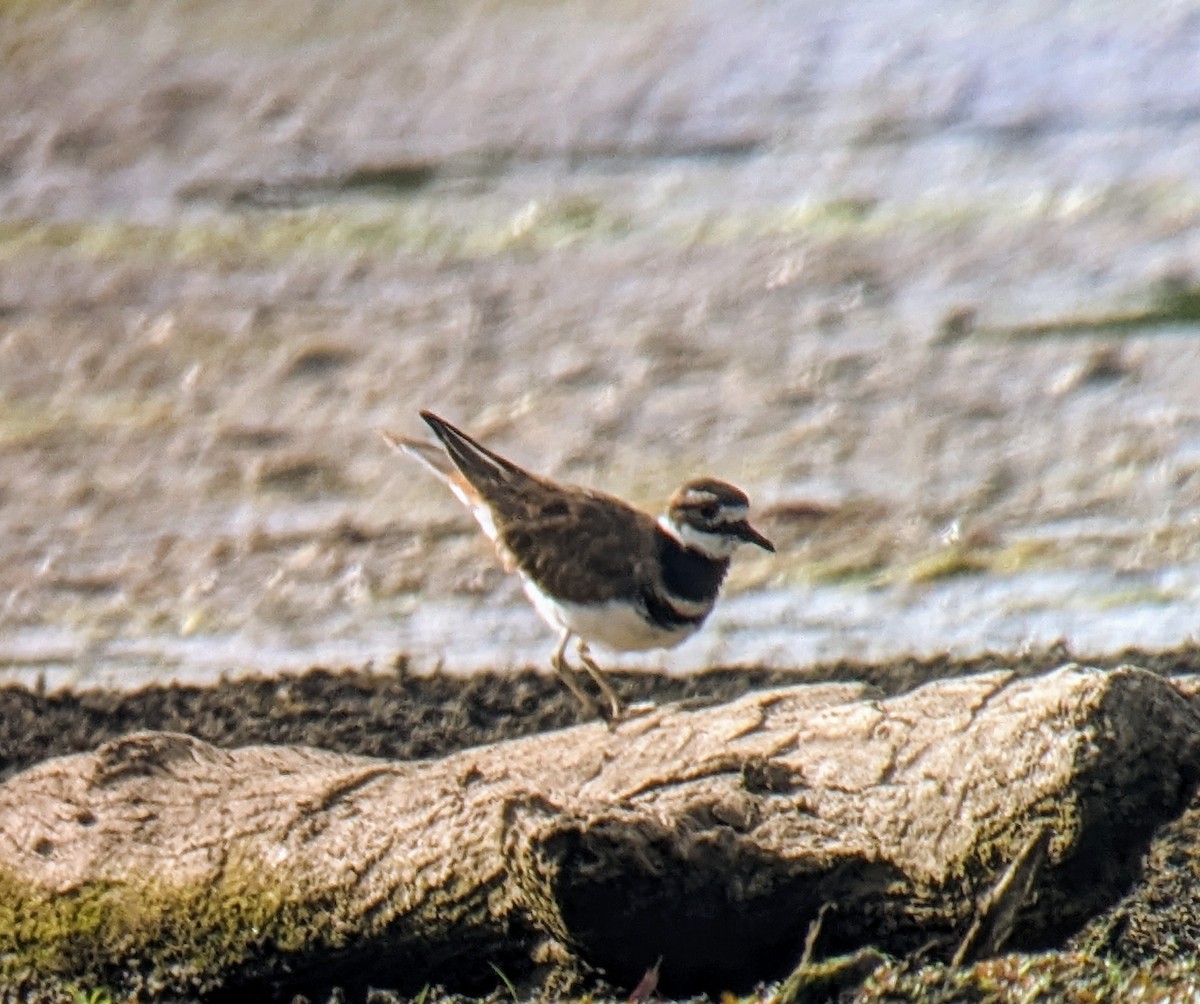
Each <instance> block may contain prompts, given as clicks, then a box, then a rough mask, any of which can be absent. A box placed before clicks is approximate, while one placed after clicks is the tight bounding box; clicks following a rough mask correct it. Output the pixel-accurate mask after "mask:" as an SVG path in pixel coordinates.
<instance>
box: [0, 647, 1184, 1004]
mask: <svg viewBox="0 0 1200 1004" xmlns="http://www.w3.org/2000/svg"><path fill="white" fill-rule="evenodd" d="M1198 740H1200V718H1198V716H1197V713H1196V711H1195V709H1194V708H1193V706H1192V704H1191V703H1190V702H1189V700H1187V699H1186V698H1185V697H1183V696H1182V695H1180V694H1179V693H1178V692H1177V691H1176V690H1175V689H1174V688H1173V687H1172V686H1171V684H1170V683H1169V682H1168V681H1166V680H1164V679H1162V678H1161V677H1157V676H1154V675H1151V674H1149V673H1145V672H1142V671H1140V670H1136V669H1122V670H1118V671H1115V672H1112V673H1103V672H1099V671H1092V670H1087V669H1081V668H1079V667H1075V666H1069V667H1064V668H1063V669H1061V670H1058V671H1056V672H1054V673H1051V674H1049V675H1046V676H1042V677H1037V678H1015V677H1013V676H1012V675H1011V674H1007V673H991V674H987V675H983V676H977V677H970V678H963V679H952V680H946V681H940V682H937V683H933V684H928V685H926V686H923V687H921V688H919V689H917V690H915V691H912V692H910V693H907V694H903V695H901V696H898V697H894V698H890V699H886V700H880V699H875V698H874V697H873V696H872V695H871V694H870V693H868V692H867V691H866V689H865V688H863V687H860V686H856V685H850V684H839V685H832V684H831V685H811V686H800V687H792V688H788V689H783V690H775V691H765V692H761V691H760V692H755V693H751V694H749V695H747V696H746V697H744V698H742V699H740V700H738V701H736V702H734V703H732V704H727V705H723V706H717V707H706V708H695V709H686V708H681V707H678V706H668V707H662V708H659V709H657V710H655V711H653V712H651V713H649V714H646V715H644V716H642V717H639V718H635V719H633V720H630V721H627V722H624V723H622V724H621V725H619V726H618V727H617V728H615V729H613V730H611V731H610V730H609V729H608V728H606V727H605V726H604V725H603V724H599V723H597V724H594V725H586V726H580V727H577V728H573V729H568V730H565V731H561V732H555V733H549V734H543V735H538V736H534V737H531V738H526V739H521V740H515V741H512V742H507V743H503V744H499V745H495V746H489V747H482V748H478V749H471V750H467V751H464V752H462V753H458V754H456V755H453V756H450V757H447V758H445V759H443V760H439V761H434V762H419V763H388V762H383V761H377V760H370V759H366V758H359V757H351V756H343V755H339V754H333V753H327V752H322V751H319V750H313V749H305V748H293V747H248V748H244V749H237V750H220V749H216V748H214V747H212V746H209V745H206V744H205V743H202V742H200V741H198V740H196V739H192V738H190V737H188V736H184V735H178V734H172V733H139V734H135V735H131V736H129V737H126V738H123V739H120V740H117V741H115V742H111V743H108V744H107V745H105V746H103V747H101V748H100V749H98V750H96V751H95V752H94V753H89V754H82V755H77V756H70V757H63V758H60V759H57V760H53V761H48V762H46V763H43V764H40V765H38V766H36V767H34V768H32V769H30V770H28V771H26V772H24V773H23V774H20V775H18V776H16V777H14V778H12V779H11V780H10V781H9V782H8V783H7V784H5V785H4V786H3V787H0V903H7V904H9V905H8V906H0V959H2V960H5V961H3V962H2V963H0V967H6V968H2V969H0V976H3V977H4V978H5V979H7V980H9V981H10V982H11V981H13V980H18V981H19V980H25V981H26V982H31V983H38V981H40V980H46V979H58V980H62V981H67V982H71V981H74V982H79V981H81V980H83V979H96V978H102V979H105V980H107V981H108V982H109V984H110V985H114V984H117V985H120V984H121V981H123V980H124V981H126V982H128V981H129V980H130V979H133V977H131V976H130V973H136V974H137V980H138V981H140V983H139V984H138V985H139V986H142V987H145V988H148V989H160V990H161V989H169V990H172V991H176V992H182V991H188V992H192V991H197V990H203V991H212V990H214V989H216V988H221V987H224V988H229V987H235V986H243V987H244V986H245V985H247V984H273V985H276V986H296V985H299V984H300V983H303V982H304V981H305V980H309V979H311V978H313V976H314V974H318V975H319V977H320V979H323V980H327V981H329V982H332V983H337V982H343V983H346V982H356V981H357V982H361V983H363V984H364V985H365V983H366V982H371V981H373V982H374V983H375V984H376V985H389V986H401V987H403V986H412V987H419V986H421V985H422V984H425V983H427V982H439V981H441V982H449V983H451V984H453V985H456V986H458V987H460V988H466V987H469V985H470V983H471V980H472V979H473V978H474V977H477V976H478V975H480V973H482V972H484V971H486V970H487V969H488V965H487V964H488V962H489V961H490V960H502V961H504V963H505V964H507V965H510V966H511V965H516V962H515V961H514V960H516V959H517V958H518V956H520V957H525V958H527V957H528V952H529V951H530V949H531V948H532V947H533V945H534V944H535V943H537V942H538V941H539V940H544V939H546V938H552V939H555V940H556V941H557V942H559V943H560V944H561V945H563V946H566V947H567V948H568V949H569V950H570V951H572V952H573V953H575V954H576V955H577V956H578V957H579V958H581V959H582V960H584V961H586V962H588V963H590V964H592V965H595V966H598V967H601V968H603V969H605V970H606V971H607V972H608V974H609V977H610V979H612V980H613V981H614V982H616V983H618V984H621V985H625V986H632V985H633V984H635V983H636V982H637V980H638V978H639V977H640V976H641V975H642V974H643V972H644V971H645V970H646V969H647V968H648V967H650V966H651V965H653V964H654V962H655V959H656V958H657V957H659V956H660V955H661V956H662V958H663V962H662V983H661V986H662V988H664V991H665V992H667V993H674V994H680V993H688V992H691V991H693V990H700V989H703V990H709V991H719V990H722V989H736V988H738V987H741V986H745V985H746V984H748V983H750V982H753V981H755V980H759V979H763V978H768V977H770V976H773V975H781V974H782V973H784V972H786V971H787V970H788V969H790V968H791V966H792V965H793V964H794V963H795V961H796V959H797V958H799V955H800V952H801V948H802V946H803V943H804V935H805V931H806V929H807V927H808V925H809V923H810V921H812V919H813V918H814V917H815V916H816V914H817V912H818V911H819V910H820V908H821V907H822V905H823V904H826V903H832V904H833V909H832V910H830V911H829V912H828V913H827V914H826V916H825V918H824V920H823V923H822V926H821V935H820V943H819V944H818V945H817V946H816V947H817V954H818V955H827V954H832V953H835V952H842V951H849V950H852V949H855V948H858V947H861V946H864V945H871V946H874V947H877V948H880V949H882V950H884V951H886V952H889V953H893V954H901V953H904V952H907V951H910V950H913V949H915V948H917V947H920V946H924V945H928V944H929V943H930V942H931V941H933V942H934V943H935V944H938V945H940V946H942V947H941V949H940V951H941V954H942V955H943V957H949V956H950V955H951V954H952V953H953V951H954V949H955V946H956V945H958V944H960V942H961V940H962V938H963V935H964V934H965V933H966V931H967V929H968V928H969V927H970V926H971V925H972V922H973V921H974V922H975V924H976V926H978V925H979V923H980V916H979V915H978V910H977V904H979V903H983V902H986V901H988V893H989V890H992V889H993V887H994V886H995V884H996V882H997V879H998V877H999V876H1001V875H1002V874H1003V873H1004V872H1005V870H1006V869H1007V868H1008V867H1009V865H1010V864H1011V863H1012V862H1013V861H1014V860H1016V859H1017V858H1018V857H1019V856H1021V855H1022V854H1025V853H1027V850H1025V849H1027V848H1028V847H1029V846H1030V843H1031V841H1034V842H1037V841H1038V840H1039V838H1038V836H1037V835H1038V834H1039V832H1040V831H1042V830H1046V831H1047V832H1048V834H1049V836H1048V844H1047V846H1046V847H1045V848H1044V854H1043V855H1042V859H1044V860H1039V861H1038V862H1037V864H1038V867H1037V868H1036V869H1033V870H1034V871H1035V872H1036V874H1031V873H1030V869H1029V868H1025V869H1024V870H1023V871H1022V874H1021V877H1020V878H1021V882H1020V884H1018V885H1017V886H1016V887H1017V888H1019V890H1020V898H1021V900H1023V901H1024V902H1020V901H1013V900H1012V897H1011V894H1009V895H1008V896H1007V898H1006V899H1005V902H1004V906H1003V917H1002V923H1000V924H998V925H993V926H994V927H996V929H998V930H1002V931H1003V932H1004V936H1005V937H1010V938H1011V943H1012V944H1015V945H1022V944H1026V945H1041V944H1052V943H1055V942H1056V941H1059V940H1061V939H1062V938H1064V937H1066V936H1067V935H1069V934H1070V933H1071V932H1072V931H1073V930H1075V929H1076V928H1077V927H1078V926H1079V925H1081V924H1082V923H1084V922H1085V921H1086V920H1087V919H1088V918H1089V917H1090V916H1092V915H1093V914H1094V913H1095V912H1096V911H1098V910H1099V909H1102V908H1103V907H1104V906H1105V905H1106V904H1108V903H1110V902H1112V901H1113V900H1114V899H1115V898H1116V897H1117V896H1119V895H1120V894H1121V893H1122V892H1123V891H1124V887H1125V885H1127V883H1128V882H1129V880H1130V878H1131V876H1132V875H1133V874H1134V869H1135V868H1136V865H1137V862H1138V858H1139V856H1140V853H1141V851H1142V849H1143V848H1144V846H1145V842H1146V840H1147V839H1148V836H1149V834H1150V833H1151V831H1152V830H1153V829H1154V827H1155V826H1156V825H1157V824H1158V823H1160V822H1161V821H1163V820H1165V819H1169V818H1171V817H1172V816H1174V815H1175V814H1176V813H1178V812H1179V811H1180V810H1181V808H1182V807H1183V806H1184V805H1185V804H1186V802H1187V800H1188V799H1189V797H1190V795H1191V792H1192V788H1193V786H1194V784H1195V780H1196V778H1197V776H1198V768H1200V742H1198ZM1005 888H1006V889H1007V888H1009V886H1008V885H1006V886H1005ZM1026 890H1027V891H1026ZM1009 932H1011V934H1010V933H1009ZM992 947H998V946H995V945H993V946H992Z"/></svg>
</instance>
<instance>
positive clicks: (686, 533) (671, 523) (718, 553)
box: [658, 516, 743, 559]
mask: <svg viewBox="0 0 1200 1004" xmlns="http://www.w3.org/2000/svg"><path fill="white" fill-rule="evenodd" d="M658 525H659V526H661V527H662V528H663V529H664V530H665V531H666V532H667V533H669V534H670V535H671V536H672V537H674V538H675V539H676V540H677V541H679V543H681V544H682V545H683V546H684V547H690V548H692V549H693V550H695V551H699V552H700V553H701V554H707V555H708V556H709V557H710V558H717V559H720V558H728V557H730V556H731V555H732V554H733V552H734V551H736V550H737V549H738V545H739V544H741V543H743V542H742V541H741V540H739V539H738V538H737V537H730V536H727V535H726V534H723V533H720V532H713V533H706V532H705V531H703V530H698V529H696V527H694V526H689V525H688V524H687V523H676V522H675V520H673V519H671V517H670V516H659V518H658Z"/></svg>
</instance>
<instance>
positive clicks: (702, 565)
mask: <svg viewBox="0 0 1200 1004" xmlns="http://www.w3.org/2000/svg"><path fill="white" fill-rule="evenodd" d="M421 417H422V418H423V419H424V420H425V421H426V422H427V423H428V424H429V427H430V428H431V429H433V432H434V435H435V436H437V439H438V443H439V444H440V445H438V444H434V443H432V442H426V441H420V440H413V439H406V438H403V437H400V436H396V435H393V434H391V433H387V432H385V433H384V434H383V435H384V438H385V439H386V440H387V441H388V442H389V443H390V444H391V445H392V446H394V447H395V448H396V449H398V450H401V451H403V452H405V453H408V454H411V455H412V456H414V457H416V459H417V460H419V461H421V462H422V463H423V464H424V465H425V466H426V467H428V468H429V469H430V470H432V471H433V472H434V474H436V475H437V476H438V477H439V478H440V479H441V480H442V481H444V482H445V483H446V484H447V485H448V486H449V487H450V490H451V491H452V492H454V494H455V495H456V496H457V497H458V498H459V500H460V501H461V502H462V503H463V504H464V505H466V507H467V508H468V509H470V510H471V512H472V514H473V515H474V516H475V519H476V520H478V522H479V525H480V526H481V527H482V528H483V532H484V533H485V534H487V536H488V537H489V538H490V539H491V540H492V542H493V543H494V544H495V545H496V549H497V551H498V552H499V554H500V560H501V562H502V564H503V565H504V567H505V569H506V570H507V571H510V572H514V571H515V572H516V573H517V575H519V576H520V578H521V584H522V586H524V589H525V593H526V595H527V596H528V597H529V599H530V601H531V602H532V603H533V605H534V607H535V608H536V610H537V612H538V613H539V614H540V615H541V617H542V619H543V620H544V621H545V622H546V623H547V624H549V625H550V626H551V627H552V628H554V629H555V630H556V631H557V632H558V646H557V647H556V648H555V650H554V655H553V657H552V659H551V664H552V665H553V667H554V671H555V672H556V673H557V674H558V676H559V679H561V680H562V682H563V684H564V685H565V686H566V688H567V689H568V690H569V691H570V692H571V693H572V694H573V695H574V696H575V698H576V699H577V700H578V701H579V702H580V703H581V704H582V705H583V706H584V707H585V709H587V710H589V711H592V712H596V711H598V710H599V706H598V704H597V702H596V701H595V699H594V698H593V697H591V695H589V694H588V693H587V691H585V690H584V689H583V687H582V686H581V684H580V680H579V678H578V677H577V675H576V671H575V670H574V669H572V667H571V666H570V665H569V664H568V662H567V658H566V651H567V644H568V643H569V642H570V640H571V638H572V637H575V638H577V639H578V646H577V652H578V655H579V660H580V662H581V663H582V664H583V667H584V669H585V670H586V671H587V673H588V675H589V676H590V677H591V678H592V680H593V681H594V682H595V684H596V686H597V688H599V690H600V693H601V694H602V695H603V697H604V699H605V700H606V701H607V702H608V706H609V714H610V718H611V720H616V719H618V718H620V717H621V715H622V711H623V708H622V704H621V699H620V698H619V697H618V696H617V693H616V691H615V690H614V689H613V688H612V685H611V684H610V683H609V682H608V680H607V679H606V678H605V676H604V673H603V672H601V670H600V667H599V666H597V665H596V663H595V662H594V661H593V660H592V658H591V655H590V653H589V651H588V644H589V643H591V642H595V643H596V644H599V645H603V646H604V647H606V648H609V649H614V650H617V651H638V650H644V649H651V648H671V647H673V646H675V645H678V644H679V643H680V642H681V641H683V640H684V639H685V638H688V637H690V636H691V635H692V634H694V633H695V632H696V631H697V630H698V629H699V627H700V625H701V624H703V623H704V620H705V618H706V617H707V616H708V615H709V613H710V612H711V610H712V608H713V605H714V604H715V603H716V601H717V594H718V593H719V592H720V589H721V583H722V581H723V580H724V578H725V573H726V571H728V569H729V559H730V557H731V556H732V555H733V552H734V551H736V550H737V548H738V546H739V545H741V544H755V545H757V546H758V547H761V548H764V549H765V550H767V551H774V550H775V546H774V545H773V544H772V543H771V542H770V541H769V540H768V539H767V538H766V537H764V536H763V535H762V534H761V533H759V532H758V531H757V530H756V529H754V527H752V526H751V525H750V523H749V521H748V520H747V515H748V512H749V508H750V503H749V500H748V499H747V498H746V495H745V493H743V492H742V491H741V490H740V489H738V488H735V487H734V486H733V485H731V484H727V483H726V482H724V481H718V480H716V479H715V478H697V479H696V480H693V481H688V482H687V483H686V484H685V485H683V487H682V488H680V489H679V490H678V491H677V492H675V494H674V495H672V496H671V500H670V502H669V503H668V505H667V511H666V512H665V513H663V515H661V516H659V517H658V518H657V519H656V518H655V517H653V516H651V515H650V514H649V513H647V512H643V511H642V510H640V509H636V508H634V507H633V506H632V505H630V504H629V503H628V502H624V501H622V500H621V499H619V498H616V497H615V496H613V495H606V494H605V493H603V492H598V491H594V490H592V489H589V488H579V487H575V486H572V485H562V484H557V483H556V482H554V481H551V480H550V479H549V478H543V477H539V476H538V475H536V474H531V473H530V472H528V471H526V470H523V469H522V468H520V467H518V466H517V465H516V464H514V463H513V462H512V461H511V460H506V459H505V458H504V457H502V456H500V455H499V454H498V453H494V452H492V451H491V450H489V449H488V448H487V447H485V446H482V445H481V444H479V443H477V442H476V441H475V440H473V439H472V438H471V437H470V436H468V435H467V434H466V433H465V432H463V431H462V430H461V429H456V428H455V427H454V426H453V425H451V424H450V423H449V422H447V421H446V420H445V419H443V418H439V417H438V416H437V415H434V414H433V413H432V412H428V411H422V412H421Z"/></svg>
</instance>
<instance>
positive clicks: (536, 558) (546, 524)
mask: <svg viewBox="0 0 1200 1004" xmlns="http://www.w3.org/2000/svg"><path fill="white" fill-rule="evenodd" d="M499 528H500V543H501V544H502V545H503V547H504V548H505V549H507V550H508V552H509V553H510V554H511V555H512V558H513V560H514V561H515V563H516V565H517V567H519V568H520V569H521V571H523V572H524V573H525V574H526V575H528V576H529V577H530V578H531V579H533V581H534V582H536V583H537V584H538V585H539V586H540V587H541V588H542V589H543V590H544V591H546V592H548V593H552V594H553V595H554V596H556V597H558V598H560V599H563V600H567V601H568V602H576V603H580V602H586V601H592V602H595V601H604V600H610V599H616V598H617V597H628V596H638V595H640V594H641V593H642V592H643V591H644V590H645V587H646V585H647V584H648V583H652V582H655V581H656V577H657V576H658V575H659V567H658V563H657V560H656V559H657V551H656V539H657V538H656V534H657V529H656V525H655V521H654V517H652V516H650V515H649V514H648V513H644V512H642V511H641V510H639V509H635V508H634V507H633V506H631V505H628V504H627V503H625V502H622V501H621V500H620V499H618V498H614V497H613V496H611V495H605V494H603V493H601V492H593V491H588V490H586V489H582V488H565V487H559V486H557V485H548V484H545V483H541V484H540V485H539V490H538V491H536V492H532V493H530V494H529V495H528V496H527V497H526V499H525V505H524V506H523V508H522V510H521V511H519V512H505V513H504V514H502V519H501V520H500V527H499Z"/></svg>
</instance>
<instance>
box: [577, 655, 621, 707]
mask: <svg viewBox="0 0 1200 1004" xmlns="http://www.w3.org/2000/svg"><path fill="white" fill-rule="evenodd" d="M576 651H577V652H578V653H579V661H580V662H582V663H583V668H584V669H586V670H587V671H588V676H590V677H591V678H592V679H593V680H595V681H596V686H597V687H599V688H600V693H602V694H603V695H604V699H605V700H606V701H608V707H609V711H610V717H609V719H608V720H609V721H610V722H616V721H619V720H620V719H621V716H622V715H624V714H625V706H624V705H623V704H622V703H621V698H620V697H618V696H617V692H616V691H615V690H613V687H612V684H611V683H609V682H608V679H607V678H606V677H605V675H604V673H603V672H601V670H600V667H599V666H597V665H596V664H595V663H594V662H593V661H592V657H591V655H590V654H589V652H588V647H587V642H585V641H584V640H583V639H582V638H580V639H579V644H578V646H577V647H576Z"/></svg>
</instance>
